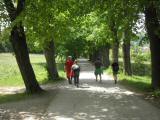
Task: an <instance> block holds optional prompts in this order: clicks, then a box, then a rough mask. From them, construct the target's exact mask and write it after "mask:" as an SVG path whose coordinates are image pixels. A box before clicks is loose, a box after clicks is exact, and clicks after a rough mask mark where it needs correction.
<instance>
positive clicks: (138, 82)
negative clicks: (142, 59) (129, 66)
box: [105, 65, 151, 92]
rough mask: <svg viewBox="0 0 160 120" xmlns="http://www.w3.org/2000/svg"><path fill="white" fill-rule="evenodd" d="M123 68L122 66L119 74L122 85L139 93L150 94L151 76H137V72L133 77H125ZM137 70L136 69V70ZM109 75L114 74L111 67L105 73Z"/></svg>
mask: <svg viewBox="0 0 160 120" xmlns="http://www.w3.org/2000/svg"><path fill="white" fill-rule="evenodd" d="M121 67H122V66H121V65H120V71H119V74H118V80H119V83H120V84H123V85H125V86H127V87H129V88H131V89H134V90H136V91H139V92H148V91H151V76H148V75H147V74H146V75H145V74H144V75H139V73H137V74H136V72H137V71H136V72H135V71H133V72H134V75H132V76H127V75H124V73H123V71H122V68H121ZM135 69H136V68H135ZM105 72H106V73H108V74H112V69H111V67H109V68H108V69H106V71H105Z"/></svg>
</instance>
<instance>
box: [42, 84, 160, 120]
mask: <svg viewBox="0 0 160 120" xmlns="http://www.w3.org/2000/svg"><path fill="white" fill-rule="evenodd" d="M83 85H84V83H81V85H80V88H76V87H75V86H74V85H66V86H60V92H59V94H57V96H56V98H55V99H53V101H52V103H51V104H50V105H49V108H48V110H47V112H46V114H45V116H44V120H61V119H62V120H63V119H64V120H143V119H144V120H151V119H152V120H159V117H160V115H159V112H160V110H159V109H157V108H154V107H153V106H151V105H149V104H147V103H146V102H145V101H143V100H141V99H139V97H137V95H136V94H134V93H133V92H130V91H127V90H126V89H124V88H123V87H121V86H116V85H114V84H113V83H112V81H109V82H108V81H105V82H103V83H101V84H99V83H96V82H95V84H93V85H91V84H88V86H87V85H84V86H86V87H83ZM144 110H148V111H145V112H144ZM151 114H152V115H151Z"/></svg>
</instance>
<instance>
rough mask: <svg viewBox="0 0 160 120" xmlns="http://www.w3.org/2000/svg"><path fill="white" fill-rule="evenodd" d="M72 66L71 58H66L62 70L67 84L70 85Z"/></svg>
mask: <svg viewBox="0 0 160 120" xmlns="http://www.w3.org/2000/svg"><path fill="white" fill-rule="evenodd" d="M72 65H73V61H72V57H71V56H68V57H67V60H66V62H65V66H64V69H65V72H66V76H67V79H68V82H69V84H72V77H73V75H71V67H72Z"/></svg>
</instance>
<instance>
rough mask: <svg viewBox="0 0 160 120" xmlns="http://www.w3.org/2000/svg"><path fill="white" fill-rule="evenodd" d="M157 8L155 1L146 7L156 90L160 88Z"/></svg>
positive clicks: (153, 84)
mask: <svg viewBox="0 0 160 120" xmlns="http://www.w3.org/2000/svg"><path fill="white" fill-rule="evenodd" d="M156 12H157V11H156V8H155V1H150V2H149V4H148V5H147V6H146V10H145V18H146V28H147V33H148V37H149V40H150V50H151V65H152V87H153V88H154V89H159V88H160V73H159V71H160V54H159V51H160V36H159V32H158V30H159V28H160V25H159V22H158V17H157V13H156Z"/></svg>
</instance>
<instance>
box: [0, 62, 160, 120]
mask: <svg viewBox="0 0 160 120" xmlns="http://www.w3.org/2000/svg"><path fill="white" fill-rule="evenodd" d="M79 64H80V66H81V74H80V87H79V88H76V87H75V86H74V85H69V84H68V83H67V81H64V82H61V83H57V84H54V85H47V86H43V87H44V89H46V90H47V91H48V92H47V94H43V95H33V96H31V97H27V98H26V99H25V100H20V101H16V102H11V103H5V104H1V105H0V120H1V119H2V120H8V119H9V120H10V119H12V120H14V119H15V120H159V118H160V114H159V113H160V110H159V109H158V108H157V107H154V106H152V105H151V104H150V103H148V102H146V101H144V100H142V99H141V98H140V97H139V95H138V94H137V93H133V92H131V91H129V90H127V89H125V88H124V87H123V86H121V85H119V84H117V85H115V84H114V82H113V80H112V78H111V77H110V76H107V75H103V76H102V79H103V81H102V83H100V82H96V81H95V76H94V67H93V65H92V64H90V63H89V62H88V61H87V60H85V59H80V63H79Z"/></svg>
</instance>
